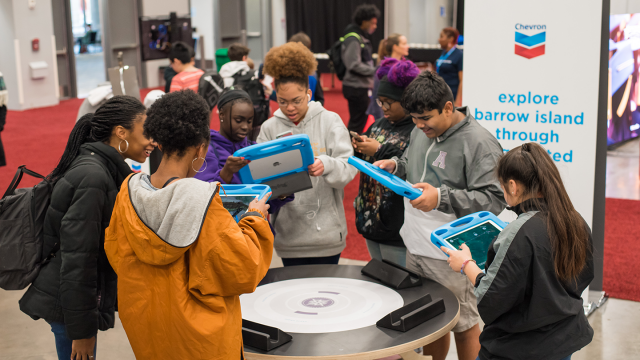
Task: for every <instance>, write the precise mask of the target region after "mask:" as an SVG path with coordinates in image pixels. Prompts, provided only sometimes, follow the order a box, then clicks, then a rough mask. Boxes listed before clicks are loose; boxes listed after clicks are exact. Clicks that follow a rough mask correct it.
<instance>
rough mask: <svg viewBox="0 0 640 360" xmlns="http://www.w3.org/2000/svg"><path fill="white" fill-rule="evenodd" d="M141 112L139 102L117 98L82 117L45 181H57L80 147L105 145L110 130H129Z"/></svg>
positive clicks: (123, 97) (109, 137) (126, 97)
mask: <svg viewBox="0 0 640 360" xmlns="http://www.w3.org/2000/svg"><path fill="white" fill-rule="evenodd" d="M145 112H146V108H145V107H144V105H143V104H142V103H141V102H140V100H138V99H136V98H134V97H133V96H126V95H118V96H114V97H112V98H111V99H109V100H107V102H105V103H104V104H103V105H102V106H100V107H99V108H98V109H97V110H96V112H95V114H86V115H83V116H82V117H81V118H80V120H78V122H77V123H76V125H75V126H74V127H73V130H71V134H70V135H69V140H68V141H67V146H66V147H65V149H64V153H63V154H62V158H60V161H59V162H58V165H57V166H56V168H55V169H53V171H52V172H51V173H50V174H49V175H47V180H49V181H51V182H53V183H55V182H56V181H58V179H60V178H61V177H62V176H63V175H64V174H65V172H67V170H68V169H69V166H71V163H72V162H73V160H75V158H76V157H78V154H79V153H80V147H81V146H82V145H83V144H85V143H88V142H95V141H100V142H105V143H106V142H108V141H109V140H110V139H111V134H112V132H113V128H114V127H116V126H122V127H124V128H125V129H127V130H131V129H132V128H133V123H134V121H135V120H136V118H137V117H138V116H140V115H143V114H144V113H145Z"/></svg>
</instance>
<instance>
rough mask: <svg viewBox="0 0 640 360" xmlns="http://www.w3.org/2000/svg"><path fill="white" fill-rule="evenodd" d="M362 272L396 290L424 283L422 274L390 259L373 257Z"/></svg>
mask: <svg viewBox="0 0 640 360" xmlns="http://www.w3.org/2000/svg"><path fill="white" fill-rule="evenodd" d="M362 273H363V274H364V275H367V276H369V277H371V278H374V279H376V280H378V281H380V282H381V283H383V284H385V285H387V286H389V287H390V288H392V289H396V290H400V289H406V288H410V287H414V286H420V285H422V278H421V277H420V275H418V274H416V273H414V272H413V271H411V270H409V269H407V268H404V267H402V266H400V265H398V264H396V263H393V262H391V261H388V260H382V261H380V260H376V259H373V260H371V261H369V263H368V264H367V265H366V266H365V267H364V268H362Z"/></svg>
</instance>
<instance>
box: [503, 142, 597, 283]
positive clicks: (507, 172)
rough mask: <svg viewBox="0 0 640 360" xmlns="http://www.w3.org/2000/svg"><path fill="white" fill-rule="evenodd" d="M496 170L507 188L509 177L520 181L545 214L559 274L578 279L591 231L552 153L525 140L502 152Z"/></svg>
mask: <svg viewBox="0 0 640 360" xmlns="http://www.w3.org/2000/svg"><path fill="white" fill-rule="evenodd" d="M496 170H497V174H498V179H499V180H500V182H501V183H502V184H503V186H504V187H505V188H506V187H507V184H508V182H509V181H510V180H514V181H517V182H519V183H521V184H522V185H523V186H524V191H523V194H522V196H523V197H530V198H531V200H532V201H533V204H534V206H535V207H536V208H537V209H540V210H541V211H542V213H543V214H545V222H546V225H547V231H548V235H549V239H550V241H551V249H552V252H553V258H554V268H555V272H556V275H557V276H558V278H559V279H560V280H562V281H569V280H575V279H576V278H577V277H578V275H579V274H580V272H581V271H582V269H583V268H584V266H585V264H586V262H587V257H588V252H589V251H590V250H589V249H590V244H589V235H588V233H587V229H586V226H585V224H584V220H583V219H582V217H581V216H580V214H579V213H578V212H577V211H576V209H575V208H574V207H573V204H572V203H571V199H569V195H568V194H567V191H566V189H565V187H564V184H563V182H562V178H561V177H560V172H559V171H558V168H557V167H556V165H555V164H554V163H553V160H552V159H551V157H550V156H549V154H547V152H546V150H545V149H544V148H543V147H542V146H540V145H538V144H537V143H533V142H531V143H527V144H523V145H522V146H520V147H517V148H515V149H512V150H511V151H509V152H508V153H507V154H505V155H504V156H502V157H501V158H500V160H499V161H498V167H497V169H496ZM538 196H542V198H543V199H544V203H543V202H541V201H540V198H539V197H538ZM528 210H531V209H523V211H528Z"/></svg>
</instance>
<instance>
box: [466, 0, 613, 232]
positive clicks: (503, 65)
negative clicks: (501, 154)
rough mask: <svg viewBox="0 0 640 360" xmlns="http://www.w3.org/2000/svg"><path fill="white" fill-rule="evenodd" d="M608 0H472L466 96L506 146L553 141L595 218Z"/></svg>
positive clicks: (572, 192) (588, 216) (578, 197)
mask: <svg viewBox="0 0 640 360" xmlns="http://www.w3.org/2000/svg"><path fill="white" fill-rule="evenodd" d="M601 24H602V0H582V1H580V2H579V3H576V2H574V1H563V0H538V1H521V0H483V1H480V0H467V1H465V23H464V32H465V34H464V35H465V41H464V86H463V103H464V104H465V105H468V106H469V110H470V112H471V114H472V115H473V116H474V117H475V118H476V119H477V120H478V122H479V123H480V124H481V125H483V126H484V127H485V128H487V129H488V130H489V131H490V132H491V133H492V134H494V136H496V138H497V139H498V141H499V142H500V144H501V145H502V147H503V148H504V149H505V151H507V150H510V149H512V148H514V147H516V146H519V145H521V144H522V143H525V142H531V141H533V142H537V143H539V144H541V145H542V146H544V148H545V149H547V151H548V153H549V154H550V156H551V157H552V159H553V160H554V161H555V163H556V165H557V166H558V168H559V169H560V173H561V175H562V179H563V181H564V185H565V187H566V189H567V192H568V193H569V196H570V198H571V201H572V202H573V204H574V206H575V207H576V209H577V210H578V211H579V212H580V214H581V215H582V217H583V218H584V219H585V220H586V221H587V223H588V224H589V226H592V218H593V200H594V181H595V179H594V176H595V165H596V135H597V134H596V131H597V122H598V117H597V115H598V114H597V111H598V96H599V76H600V51H601V49H600V48H601Z"/></svg>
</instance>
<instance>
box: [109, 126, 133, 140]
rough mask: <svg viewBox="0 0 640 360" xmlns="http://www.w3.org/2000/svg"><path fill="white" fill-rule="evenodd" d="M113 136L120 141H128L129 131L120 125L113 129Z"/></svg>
mask: <svg viewBox="0 0 640 360" xmlns="http://www.w3.org/2000/svg"><path fill="white" fill-rule="evenodd" d="M113 134H114V135H115V136H116V137H117V138H118V139H120V140H126V139H127V137H129V130H127V129H126V128H125V127H124V126H122V125H118V126H116V127H114V128H113Z"/></svg>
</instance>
